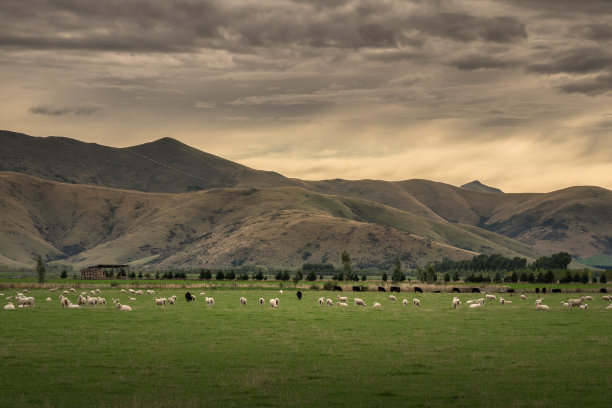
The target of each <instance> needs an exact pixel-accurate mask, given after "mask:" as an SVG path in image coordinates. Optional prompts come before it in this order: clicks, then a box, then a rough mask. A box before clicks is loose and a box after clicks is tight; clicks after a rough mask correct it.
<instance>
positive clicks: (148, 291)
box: [147, 289, 155, 295]
mask: <svg viewBox="0 0 612 408" xmlns="http://www.w3.org/2000/svg"><path fill="white" fill-rule="evenodd" d="M154 294H155V291H154V290H151V289H147V295H154Z"/></svg>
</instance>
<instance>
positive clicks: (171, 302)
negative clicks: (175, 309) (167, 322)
mask: <svg viewBox="0 0 612 408" xmlns="http://www.w3.org/2000/svg"><path fill="white" fill-rule="evenodd" d="M175 299H176V297H169V298H168V306H174V301H175Z"/></svg>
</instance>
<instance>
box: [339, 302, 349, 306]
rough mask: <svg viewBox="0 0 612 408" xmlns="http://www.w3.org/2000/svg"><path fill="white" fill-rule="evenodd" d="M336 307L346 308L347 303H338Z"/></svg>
mask: <svg viewBox="0 0 612 408" xmlns="http://www.w3.org/2000/svg"><path fill="white" fill-rule="evenodd" d="M338 306H343V307H346V306H348V303H346V302H338Z"/></svg>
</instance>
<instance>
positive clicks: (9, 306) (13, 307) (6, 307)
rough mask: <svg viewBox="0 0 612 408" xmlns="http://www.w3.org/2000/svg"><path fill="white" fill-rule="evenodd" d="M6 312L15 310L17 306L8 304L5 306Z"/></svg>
mask: <svg viewBox="0 0 612 408" xmlns="http://www.w3.org/2000/svg"><path fill="white" fill-rule="evenodd" d="M4 310H15V305H14V304H12V303H11V302H8V303H7V304H6V305H4Z"/></svg>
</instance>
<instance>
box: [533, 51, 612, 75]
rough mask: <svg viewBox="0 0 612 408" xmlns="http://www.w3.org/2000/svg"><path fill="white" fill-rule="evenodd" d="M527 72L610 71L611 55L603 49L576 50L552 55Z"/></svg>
mask: <svg viewBox="0 0 612 408" xmlns="http://www.w3.org/2000/svg"><path fill="white" fill-rule="evenodd" d="M528 70H529V71H532V72H537V73H540V74H559V73H563V72H565V73H570V74H586V73H591V72H599V71H602V70H611V71H612V54H611V53H610V52H609V51H607V50H606V49H605V48H595V47H587V48H578V49H571V50H567V51H562V52H557V53H554V54H553V55H552V56H551V57H550V58H548V60H547V61H545V62H539V63H534V64H531V65H529V66H528Z"/></svg>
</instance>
